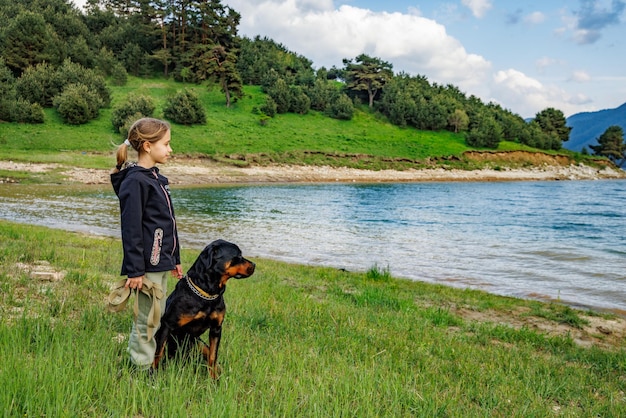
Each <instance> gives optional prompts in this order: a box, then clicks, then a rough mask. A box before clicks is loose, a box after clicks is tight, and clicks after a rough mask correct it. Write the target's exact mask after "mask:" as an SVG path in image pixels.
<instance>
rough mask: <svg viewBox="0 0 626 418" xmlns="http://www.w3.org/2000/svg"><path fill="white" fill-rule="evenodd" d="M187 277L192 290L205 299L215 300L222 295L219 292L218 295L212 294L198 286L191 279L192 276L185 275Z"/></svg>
mask: <svg viewBox="0 0 626 418" xmlns="http://www.w3.org/2000/svg"><path fill="white" fill-rule="evenodd" d="M185 279H186V280H187V285H188V286H189V288H190V289H191V291H192V292H193V293H195V294H196V295H198V296H200V297H201V298H202V299H204V300H215V299H217V298H218V297H219V296H220V294H219V293H218V294H217V295H210V294H208V293H207V292H205V291H204V290H202V289H200V288H199V287H198V286H196V284H195V283H194V282H192V281H191V278H190V277H189V276H185Z"/></svg>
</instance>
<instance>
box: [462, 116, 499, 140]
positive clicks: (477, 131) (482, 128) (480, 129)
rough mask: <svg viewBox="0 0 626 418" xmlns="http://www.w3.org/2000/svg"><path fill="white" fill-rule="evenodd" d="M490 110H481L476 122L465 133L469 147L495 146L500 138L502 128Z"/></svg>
mask: <svg viewBox="0 0 626 418" xmlns="http://www.w3.org/2000/svg"><path fill="white" fill-rule="evenodd" d="M489 113H490V112H487V111H482V112H481V113H479V115H478V119H479V121H478V123H477V124H476V125H475V127H474V128H472V129H470V131H469V132H468V133H467V136H466V141H467V144H468V145H469V146H471V147H477V148H497V147H498V144H499V143H500V141H501V140H502V128H500V125H499V124H498V123H497V122H496V120H495V118H494V117H493V116H492V115H491V114H489Z"/></svg>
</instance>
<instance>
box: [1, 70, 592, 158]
mask: <svg viewBox="0 0 626 418" xmlns="http://www.w3.org/2000/svg"><path fill="white" fill-rule="evenodd" d="M110 88H111V91H112V106H111V108H108V109H103V110H102V111H101V112H100V116H99V117H98V119H96V120H93V121H91V122H89V123H87V124H85V125H80V126H71V125H66V124H64V123H62V121H61V119H60V118H59V116H58V115H57V113H56V111H55V110H54V109H46V112H45V123H44V124H42V125H26V124H16V123H4V124H2V125H1V129H0V145H1V146H0V160H14V161H26V162H44V163H47V162H58V163H62V164H67V165H76V166H80V167H87V168H109V166H110V164H111V163H110V161H111V158H112V155H113V152H114V147H115V145H116V144H120V143H121V142H122V140H123V138H121V137H120V134H119V133H117V132H115V131H114V130H113V127H112V125H111V112H112V109H113V108H115V106H118V105H119V104H120V103H124V102H125V101H126V100H127V97H128V95H129V94H144V95H147V96H150V97H151V98H152V99H153V100H154V104H155V105H156V111H155V115H154V116H156V117H163V111H162V109H163V105H164V104H165V101H166V98H167V96H168V95H170V94H173V93H175V92H176V91H177V90H182V89H183V88H189V89H192V90H194V91H195V92H196V93H197V94H198V96H199V98H200V100H201V102H202V105H203V107H204V108H205V110H206V113H207V124H206V125H198V126H181V125H174V126H173V129H172V135H173V143H172V146H173V148H174V152H175V153H176V154H178V155H191V156H207V157H210V158H213V159H215V160H216V161H221V162H227V163H229V164H238V165H246V164H251V163H258V164H271V163H286V164H315V165H322V164H324V165H331V166H348V167H355V168H367V169H382V168H393V169H403V168H407V167H418V168H419V167H423V166H424V164H438V165H448V166H454V167H459V168H470V169H471V168H477V167H479V165H477V162H476V161H464V160H462V159H461V158H460V157H461V156H462V154H463V152H465V151H467V150H470V149H471V148H469V147H468V146H467V145H466V144H465V140H464V137H463V135H461V134H454V133H452V132H447V131H442V132H432V131H418V130H415V129H411V128H406V129H403V128H399V127H397V126H394V125H391V124H390V123H388V122H387V121H386V120H384V118H381V117H380V116H378V115H376V114H375V113H372V112H370V111H369V110H368V109H367V108H359V109H357V111H356V113H355V116H354V118H353V120H351V121H340V120H335V119H331V118H328V117H326V116H324V115H323V114H321V113H320V112H315V111H311V112H309V113H308V114H307V115H296V114H282V115H278V116H276V117H275V118H273V119H271V120H270V121H269V122H268V123H267V125H262V124H261V123H260V115H259V114H258V112H254V109H255V108H258V107H259V106H260V105H261V104H262V103H263V101H264V97H265V96H264V94H263V93H262V92H261V90H260V88H259V87H254V86H247V87H246V88H245V96H244V98H242V99H241V100H239V101H238V102H237V103H235V104H234V105H233V106H232V107H231V108H226V107H225V101H224V97H223V95H222V93H221V92H220V91H218V89H213V90H208V89H207V87H206V86H197V85H184V84H181V83H175V82H173V81H171V80H165V79H154V80H146V79H139V78H130V79H129V82H128V84H127V85H125V86H122V87H119V86H110ZM499 149H500V150H505V151H508V150H520V149H530V148H528V147H523V146H521V145H520V144H515V143H507V142H503V143H501V145H500V148H499ZM561 153H563V154H566V155H569V156H572V158H576V159H580V158H587V159H589V157H583V156H581V155H580V154H576V153H572V152H570V151H566V150H562V151H561ZM512 164H513V163H512V162H511V161H508V162H506V164H505V165H512Z"/></svg>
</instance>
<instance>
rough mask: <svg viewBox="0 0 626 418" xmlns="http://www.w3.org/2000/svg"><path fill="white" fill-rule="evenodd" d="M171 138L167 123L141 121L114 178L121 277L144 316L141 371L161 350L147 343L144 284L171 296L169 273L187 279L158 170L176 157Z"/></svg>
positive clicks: (133, 354) (132, 343)
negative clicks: (131, 155)
mask: <svg viewBox="0 0 626 418" xmlns="http://www.w3.org/2000/svg"><path fill="white" fill-rule="evenodd" d="M170 135H171V133H170V125H169V124H168V123H167V122H165V121H162V120H158V119H153V118H142V119H139V120H138V121H136V122H135V123H134V124H133V125H132V126H131V127H130V129H129V131H128V139H126V141H124V143H123V144H122V145H120V146H119V148H118V150H117V165H116V169H115V170H114V171H113V174H111V184H112V185H113V190H114V191H115V194H116V195H117V197H118V198H119V200H120V214H121V226H122V244H123V247H124V259H123V261H122V272H121V274H122V276H127V277H128V279H127V280H126V287H129V288H130V289H137V290H138V291H137V292H136V294H137V295H136V297H137V298H139V299H138V302H139V314H138V316H137V320H136V321H135V323H133V327H132V330H131V333H130V338H129V341H128V352H129V353H130V359H131V362H132V363H133V364H134V365H135V366H136V367H137V368H139V369H148V368H149V367H150V365H151V364H152V361H153V359H154V352H155V349H156V343H155V341H154V338H151V339H150V341H147V342H146V335H147V328H148V314H149V312H150V307H151V300H150V298H149V297H148V296H147V295H145V294H144V293H142V292H139V290H141V287H142V284H143V280H144V278H147V279H148V280H150V281H152V282H153V283H155V284H158V285H160V286H161V288H162V289H163V292H164V293H166V290H167V277H168V274H167V273H168V272H170V271H171V272H172V274H173V275H174V276H176V277H177V278H178V279H180V278H182V277H183V273H182V267H181V265H180V252H179V249H180V247H179V244H178V231H177V229H176V218H175V217H174V208H173V207H172V201H171V199H170V192H169V186H168V181H167V178H165V177H164V176H163V175H161V174H159V169H158V168H157V167H156V164H164V163H165V162H167V160H168V158H169V157H170V154H171V152H172V148H171V147H170V139H171V137H170ZM128 147H133V149H134V150H135V151H137V153H138V159H137V162H136V163H128V162H127V159H128ZM165 299H166V297H165V296H164V297H163V298H162V299H161V313H163V312H165ZM158 325H160V324H157V329H158Z"/></svg>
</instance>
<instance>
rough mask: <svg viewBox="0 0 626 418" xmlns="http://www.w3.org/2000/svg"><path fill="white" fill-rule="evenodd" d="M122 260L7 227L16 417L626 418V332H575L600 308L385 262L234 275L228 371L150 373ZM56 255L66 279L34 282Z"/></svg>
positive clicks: (223, 360)
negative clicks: (119, 288) (406, 270)
mask: <svg viewBox="0 0 626 418" xmlns="http://www.w3.org/2000/svg"><path fill="white" fill-rule="evenodd" d="M182 256H183V263H184V265H185V266H190V265H191V263H192V261H193V260H194V258H195V256H196V251H192V250H187V251H184V252H183V254H182ZM120 257H121V244H120V243H119V240H115V239H111V238H101V237H89V236H85V235H81V234H76V233H69V232H63V231H59V230H51V229H46V228H43V227H35V226H28V225H18V224H13V223H9V222H5V221H0V264H1V265H2V266H3V269H2V271H0V286H1V288H0V359H2V361H1V362H0V386H1V387H2V390H1V391H0V409H1V410H2V414H3V416H97V417H102V416H133V417H142V416H145V417H148V416H150V417H152V416H164V417H165V416H168V417H169V416H209V415H212V416H255V417H257V416H289V417H292V416H311V417H328V416H336V417H339V416H342V417H343V416H355V417H382V416H389V417H391V416H393V417H400V416H428V417H430V416H441V417H444V416H445V417H447V416H451V417H452V416H453V417H461V416H468V417H475V416H506V417H513V416H517V417H529V416H535V417H545V416H568V417H570V416H576V417H578V416H585V417H592V416H602V417H618V416H626V394H625V392H626V351H624V348H623V343H624V340H623V338H622V339H621V341H617V342H616V343H615V344H613V346H606V345H604V346H594V347H591V348H583V347H581V346H580V345H578V344H577V343H576V342H575V340H574V338H572V335H574V332H575V331H576V330H578V329H579V328H580V327H582V326H584V324H585V323H586V322H587V321H589V320H591V319H592V318H597V316H593V315H591V314H590V313H588V312H581V311H577V310H573V309H571V308H567V307H563V306H559V305H554V304H544V303H541V302H537V301H527V300H519V299H514V298H506V297H500V296H494V295H490V294H487V293H483V292H479V291H472V290H460V289H453V288H449V287H444V286H437V285H431V284H425V283H419V282H411V281H407V280H398V279H394V278H393V277H390V276H389V274H388V273H387V272H386V271H385V270H384V269H380V268H377V267H376V266H373V267H372V268H371V269H370V271H368V272H366V273H351V272H346V271H340V270H336V269H330V268H314V267H303V266H297V265H290V264H285V263H280V262H275V261H270V260H263V259H255V260H254V261H255V262H257V272H256V273H255V274H254V276H252V277H251V278H249V279H246V280H240V281H231V282H229V286H228V291H227V293H226V296H225V297H226V302H227V305H228V314H227V317H226V322H225V327H224V332H223V340H222V346H221V350H220V364H221V368H222V375H221V378H220V380H219V381H217V382H214V381H211V380H210V379H209V377H208V372H207V370H206V367H205V366H203V365H202V363H201V361H200V360H199V359H197V358H192V359H187V360H185V359H180V360H177V361H175V362H170V363H169V364H168V365H167V367H165V368H164V369H162V370H161V371H160V372H159V373H158V374H157V376H156V378H154V379H148V378H146V377H145V376H143V375H137V374H134V373H133V372H132V370H131V369H130V368H129V367H128V365H127V364H126V360H125V359H126V353H125V348H126V344H127V340H126V339H127V335H128V331H129V328H130V324H131V321H132V315H131V309H128V310H127V311H125V312H122V313H108V312H107V311H106V309H105V297H106V295H107V294H108V292H109V287H110V286H111V285H112V284H113V283H114V282H115V281H116V280H117V278H118V276H117V274H118V271H119V263H120ZM41 261H45V262H47V263H49V265H50V267H51V268H53V269H55V271H59V272H61V271H62V272H64V273H65V277H64V278H63V279H61V280H58V281H41V280H37V279H32V278H30V276H29V274H28V272H27V270H28V269H27V266H32V265H34V264H37V263H39V262H41ZM172 280H173V279H172ZM172 284H173V283H170V285H172ZM170 288H171V286H170ZM463 312H465V313H466V314H463ZM514 314H515V315H518V316H519V317H522V318H525V319H526V320H529V321H543V322H544V323H547V324H554V325H558V326H559V327H562V328H563V327H564V329H565V330H566V332H563V333H559V334H554V333H545V332H541V331H539V329H538V328H535V327H532V326H521V327H518V326H513V325H511V324H509V323H507V320H506V318H510V317H512V316H513V315H514ZM590 315H591V316H590ZM479 317H480V318H482V319H476V318H479ZM570 331H571V333H570Z"/></svg>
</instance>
